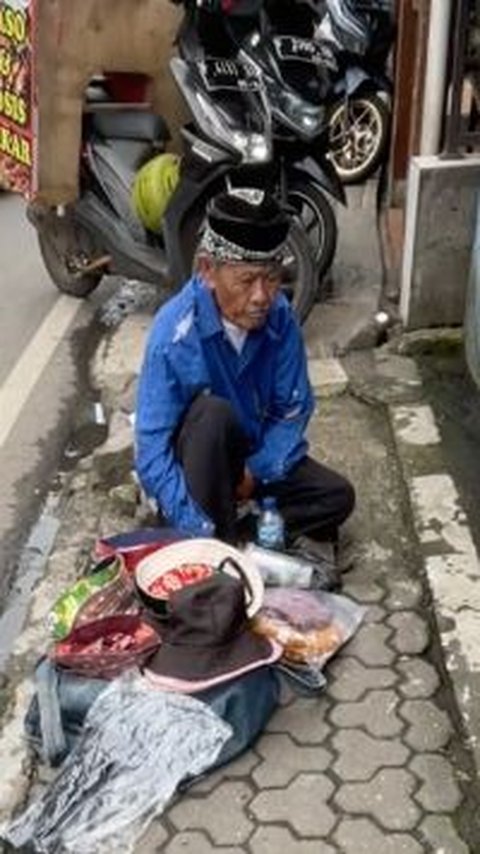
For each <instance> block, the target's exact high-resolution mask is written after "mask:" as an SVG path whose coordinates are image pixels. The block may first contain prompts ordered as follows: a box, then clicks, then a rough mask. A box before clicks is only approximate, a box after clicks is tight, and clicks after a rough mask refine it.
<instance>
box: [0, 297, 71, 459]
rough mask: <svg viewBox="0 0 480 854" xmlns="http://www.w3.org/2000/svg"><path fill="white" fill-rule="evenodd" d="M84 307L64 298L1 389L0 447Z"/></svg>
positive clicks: (48, 315) (45, 321) (59, 301)
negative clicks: (58, 346)
mask: <svg viewBox="0 0 480 854" xmlns="http://www.w3.org/2000/svg"><path fill="white" fill-rule="evenodd" d="M82 305H83V303H82V301H81V300H76V299H73V298H72V297H67V296H60V297H59V298H58V300H57V302H56V303H55V305H54V306H53V308H52V309H51V311H49V313H48V314H47V316H46V317H45V318H44V320H43V321H42V323H41V324H40V326H39V327H38V329H37V331H36V333H35V335H34V336H33V338H32V340H31V341H30V344H29V345H28V347H26V348H25V350H24V351H23V353H22V355H21V356H20V358H19V360H18V362H17V363H16V364H15V367H14V368H13V370H12V371H11V372H10V374H9V375H8V377H7V379H6V380H5V381H4V383H3V385H2V386H1V387H0V447H2V446H3V445H4V444H5V442H6V440H7V439H8V436H9V435H10V433H11V431H12V428H13V427H14V425H15V422H16V420H17V418H18V416H19V415H20V412H21V411H22V409H23V407H24V406H25V404H26V402H27V400H28V398H29V396H30V394H31V392H32V391H33V389H34V388H35V385H36V383H37V382H38V380H39V377H40V375H41V373H42V371H43V369H44V368H45V366H46V365H47V363H48V362H49V360H50V358H51V357H52V355H53V353H54V351H55V349H56V347H57V345H58V344H59V342H60V341H61V340H62V338H63V337H64V335H65V333H66V332H67V330H68V328H69V327H70V325H71V323H72V321H73V320H74V318H75V316H76V315H77V314H78V312H79V311H80V309H81V308H82Z"/></svg>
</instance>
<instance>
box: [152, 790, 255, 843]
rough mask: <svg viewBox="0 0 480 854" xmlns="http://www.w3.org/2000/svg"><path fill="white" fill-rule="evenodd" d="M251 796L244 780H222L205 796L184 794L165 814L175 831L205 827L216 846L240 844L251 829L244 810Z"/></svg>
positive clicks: (203, 828)
mask: <svg viewBox="0 0 480 854" xmlns="http://www.w3.org/2000/svg"><path fill="white" fill-rule="evenodd" d="M251 797H252V791H251V789H250V787H249V786H247V784H246V783H243V782H242V783H240V782H237V783H235V782H224V783H223V784H222V785H221V786H219V787H218V789H215V791H213V792H212V793H211V794H209V795H207V796H206V797H201V798H200V797H195V798H194V797H184V798H183V799H182V800H181V801H179V803H177V804H175V805H174V806H173V807H172V808H171V809H170V811H169V813H168V817H169V818H170V820H171V821H172V822H173V824H174V825H175V827H176V828H178V830H205V831H206V832H207V833H208V835H209V836H211V838H212V839H213V841H214V842H215V844H216V845H230V846H231V845H241V844H242V843H243V842H245V841H246V840H247V839H248V837H249V836H250V834H251V832H252V830H253V825H252V823H251V821H250V820H249V819H248V818H247V815H246V810H245V807H246V805H247V803H248V801H249V800H250V798H251Z"/></svg>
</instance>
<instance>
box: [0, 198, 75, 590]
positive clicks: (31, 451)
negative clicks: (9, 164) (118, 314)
mask: <svg viewBox="0 0 480 854" xmlns="http://www.w3.org/2000/svg"><path fill="white" fill-rule="evenodd" d="M0 259H1V261H0V348H1V349H0V352H1V359H0V471H1V477H2V486H1V489H0V561H1V563H0V606H1V604H2V601H3V599H4V597H5V592H6V589H7V587H8V585H9V582H10V580H11V579H12V577H13V575H14V573H15V569H16V566H17V562H18V555H19V551H20V548H21V546H22V544H23V542H24V541H25V539H26V537H27V536H28V533H29V530H30V528H31V525H32V522H33V520H34V519H35V516H36V514H37V512H38V510H39V506H40V504H41V501H42V497H43V495H44V494H45V492H46V490H47V488H48V486H49V482H50V479H51V477H52V474H53V473H54V472H55V470H56V466H57V464H58V460H59V456H60V454H61V453H62V450H63V445H64V443H65V439H66V435H67V430H68V414H69V411H70V409H71V406H72V402H73V399H74V397H75V391H76V387H77V362H78V358H77V356H76V354H75V352H74V349H75V348H74V347H72V342H73V341H74V340H75V338H76V336H77V335H78V333H79V332H80V334H81V330H82V329H85V328H86V327H87V326H88V324H89V322H90V319H91V313H92V309H91V307H90V306H89V305H88V304H86V303H81V302H79V301H76V300H73V299H70V298H69V297H65V296H61V295H59V293H58V291H57V290H56V289H55V287H54V286H53V285H52V284H51V282H50V281H49V278H48V275H47V273H46V271H45V270H44V268H43V264H42V261H41V258H40V255H39V252H38V248H37V242H36V235H35V232H34V230H33V228H32V227H31V226H30V224H29V223H28V222H27V220H26V217H25V212H24V202H23V201H22V199H20V198H19V197H16V196H13V195H8V194H6V193H0Z"/></svg>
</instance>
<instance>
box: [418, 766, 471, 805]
mask: <svg viewBox="0 0 480 854" xmlns="http://www.w3.org/2000/svg"><path fill="white" fill-rule="evenodd" d="M410 769H411V771H413V773H414V774H416V775H417V777H419V778H420V780H421V781H422V786H421V787H420V789H419V791H418V792H417V794H416V795H415V797H416V799H417V801H419V802H420V803H421V805H422V807H424V809H426V810H428V811H429V812H453V811H454V810H455V809H456V808H457V807H458V805H459V803H460V801H461V799H462V795H461V793H460V789H459V788H458V784H457V781H456V780H455V777H454V776H453V771H452V766H451V765H450V763H449V762H448V761H447V760H446V759H445V758H444V757H443V756H438V754H435V753H425V754H423V755H421V756H415V758H414V759H413V760H412V762H411V763H410Z"/></svg>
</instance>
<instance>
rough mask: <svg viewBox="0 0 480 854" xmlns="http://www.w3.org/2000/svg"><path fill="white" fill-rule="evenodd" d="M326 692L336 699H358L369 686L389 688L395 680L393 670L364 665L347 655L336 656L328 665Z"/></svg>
mask: <svg viewBox="0 0 480 854" xmlns="http://www.w3.org/2000/svg"><path fill="white" fill-rule="evenodd" d="M328 675H329V678H331V677H333V682H331V683H330V685H329V686H328V694H329V695H330V696H331V697H335V699H336V700H350V701H355V700H360V698H361V697H362V696H363V694H365V692H366V691H368V690H370V688H389V687H390V686H391V685H393V684H394V683H395V682H396V681H397V677H396V675H395V672H394V671H393V670H390V669H387V668H386V667H365V665H363V664H362V663H361V662H360V661H357V659H356V658H351V657H350V656H348V655H344V656H341V657H340V658H337V659H336V661H334V662H333V664H332V665H331V666H330V667H329V670H328Z"/></svg>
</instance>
